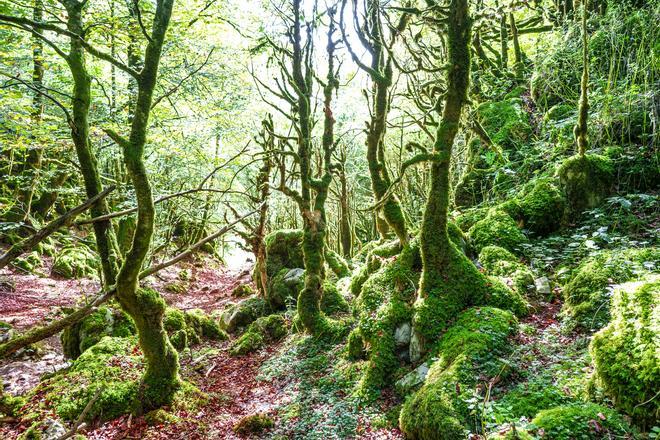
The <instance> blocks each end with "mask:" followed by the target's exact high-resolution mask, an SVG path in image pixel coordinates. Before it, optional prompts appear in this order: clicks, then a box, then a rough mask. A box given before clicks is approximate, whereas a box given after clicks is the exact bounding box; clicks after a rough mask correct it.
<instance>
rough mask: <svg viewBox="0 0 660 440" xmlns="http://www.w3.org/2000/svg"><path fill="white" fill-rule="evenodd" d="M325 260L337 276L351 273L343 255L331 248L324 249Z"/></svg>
mask: <svg viewBox="0 0 660 440" xmlns="http://www.w3.org/2000/svg"><path fill="white" fill-rule="evenodd" d="M325 262H326V264H327V265H328V267H329V268H330V270H332V272H333V273H334V274H335V275H336V276H337V278H345V277H347V276H349V275H350V274H351V268H350V267H349V266H348V263H347V262H346V260H344V257H342V256H341V255H339V254H338V253H337V252H335V251H333V250H332V249H326V250H325Z"/></svg>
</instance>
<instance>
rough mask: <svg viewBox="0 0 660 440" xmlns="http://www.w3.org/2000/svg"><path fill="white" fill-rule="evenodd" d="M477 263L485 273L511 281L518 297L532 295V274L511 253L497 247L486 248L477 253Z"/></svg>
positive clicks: (534, 290) (533, 286)
mask: <svg viewBox="0 0 660 440" xmlns="http://www.w3.org/2000/svg"><path fill="white" fill-rule="evenodd" d="M479 262H480V263H481V264H482V265H483V267H484V269H485V270H486V272H487V273H488V274H490V275H494V276H497V277H505V278H507V279H509V280H511V284H512V286H513V289H514V290H515V291H516V292H518V293H519V294H520V295H534V294H535V292H536V287H535V284H534V274H532V272H531V271H530V270H529V268H528V267H527V266H525V265H524V264H522V263H521V262H520V260H519V259H518V258H517V257H516V256H515V255H513V254H512V253H511V252H509V251H507V250H506V249H504V248H501V247H499V246H486V247H485V248H483V249H482V250H481V252H480V253H479Z"/></svg>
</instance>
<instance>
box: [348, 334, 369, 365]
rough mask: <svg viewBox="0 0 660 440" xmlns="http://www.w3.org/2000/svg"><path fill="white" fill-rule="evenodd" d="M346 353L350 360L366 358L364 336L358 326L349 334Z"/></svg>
mask: <svg viewBox="0 0 660 440" xmlns="http://www.w3.org/2000/svg"><path fill="white" fill-rule="evenodd" d="M346 354H347V356H348V358H349V359H350V360H353V361H357V360H360V359H364V358H365V356H366V352H365V349H364V338H363V337H362V334H361V333H360V329H358V328H356V329H353V331H352V332H351V333H350V334H349V335H348V341H347V343H346Z"/></svg>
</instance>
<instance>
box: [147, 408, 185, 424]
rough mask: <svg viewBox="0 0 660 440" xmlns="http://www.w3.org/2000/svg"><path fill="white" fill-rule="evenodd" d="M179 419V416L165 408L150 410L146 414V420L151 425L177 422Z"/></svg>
mask: <svg viewBox="0 0 660 440" xmlns="http://www.w3.org/2000/svg"><path fill="white" fill-rule="evenodd" d="M178 420H179V418H178V417H177V416H175V415H174V414H172V413H169V412H167V411H165V410H164V409H155V410H153V411H149V412H148V413H147V414H146V415H145V416H144V421H145V422H147V425H149V426H158V425H166V424H169V423H176V422H177V421H178Z"/></svg>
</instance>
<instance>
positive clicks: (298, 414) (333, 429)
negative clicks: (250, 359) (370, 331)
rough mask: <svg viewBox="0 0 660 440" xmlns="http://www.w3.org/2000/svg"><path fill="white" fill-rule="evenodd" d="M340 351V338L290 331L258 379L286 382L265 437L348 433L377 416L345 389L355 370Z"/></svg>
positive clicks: (320, 436) (351, 382)
mask: <svg viewBox="0 0 660 440" xmlns="http://www.w3.org/2000/svg"><path fill="white" fill-rule="evenodd" d="M343 352H344V345H343V343H334V342H328V341H327V340H323V339H316V338H314V337H312V336H307V335H303V334H294V335H292V336H290V337H288V338H287V339H286V340H285V343H284V344H283V345H282V347H281V348H280V349H279V350H278V352H277V353H276V354H275V355H274V356H273V357H271V358H269V359H268V360H267V361H266V362H265V363H264V364H263V365H262V367H261V371H260V374H259V376H258V379H260V380H264V381H267V382H269V381H272V380H275V379H277V380H279V381H281V383H284V384H286V385H285V386H284V389H283V390H282V391H281V394H282V396H283V399H282V400H283V401H285V402H286V403H285V404H283V405H281V406H280V407H278V408H277V414H278V419H277V421H276V425H275V427H274V428H273V429H272V431H271V432H270V435H271V437H270V438H306V439H325V438H353V437H354V436H356V435H357V434H359V433H360V431H359V430H360V429H363V428H364V420H365V419H366V420H370V419H378V418H379V417H380V416H381V413H382V411H381V410H380V408H376V407H371V406H369V405H365V404H363V403H361V402H360V400H359V399H358V398H357V397H355V396H353V395H352V394H351V393H352V390H353V389H354V387H355V385H356V382H357V380H358V377H359V375H358V374H357V373H358V371H357V369H356V367H355V366H354V365H352V364H349V363H346V362H345V361H344V360H342V358H343Z"/></svg>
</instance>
